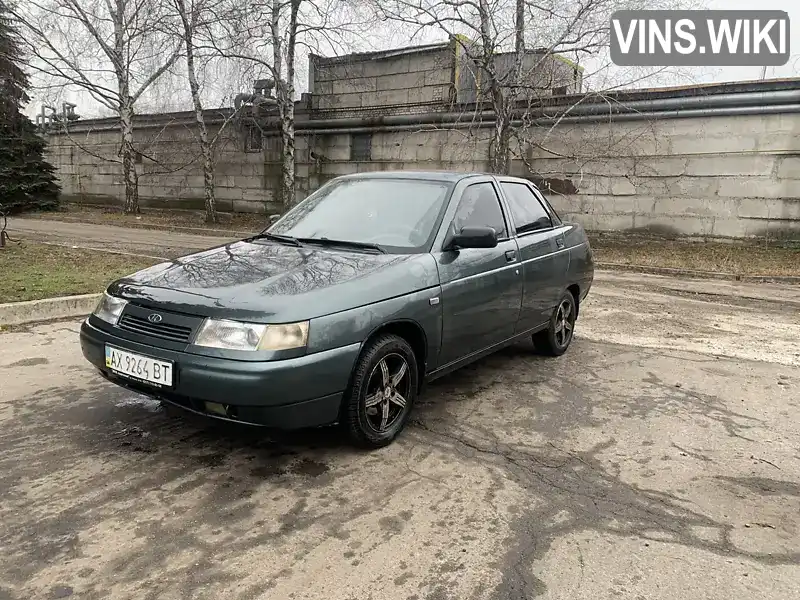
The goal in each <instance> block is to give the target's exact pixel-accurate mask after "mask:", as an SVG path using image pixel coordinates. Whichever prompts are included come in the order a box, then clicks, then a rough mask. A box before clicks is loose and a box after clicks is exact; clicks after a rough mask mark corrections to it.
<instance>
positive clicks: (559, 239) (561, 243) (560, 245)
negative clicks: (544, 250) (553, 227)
mask: <svg viewBox="0 0 800 600" xmlns="http://www.w3.org/2000/svg"><path fill="white" fill-rule="evenodd" d="M556 246H558V249H559V250H561V249H562V248H563V247H564V238H563V237H557V238H556Z"/></svg>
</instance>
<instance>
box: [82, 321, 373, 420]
mask: <svg viewBox="0 0 800 600" xmlns="http://www.w3.org/2000/svg"><path fill="white" fill-rule="evenodd" d="M80 339H81V350H82V351H83V355H84V356H85V357H86V359H87V360H88V361H89V362H90V363H92V364H93V365H94V366H96V367H97V368H98V369H99V370H100V371H101V372H102V373H103V375H104V376H105V377H106V378H107V379H108V380H109V381H112V382H114V383H116V384H118V385H121V386H123V387H126V388H129V389H132V390H134V391H137V392H139V393H143V394H146V395H148V396H152V397H153V398H157V399H159V400H162V401H164V402H168V403H170V404H173V405H177V406H179V407H181V408H184V409H187V410H190V411H193V412H197V413H201V414H204V415H207V416H210V417H214V418H218V419H225V420H229V421H236V422H240V423H247V424H250V425H264V426H269V427H275V428H278V429H298V428H301V427H316V426H319V425H326V424H329V423H333V422H335V421H336V420H337V418H338V415H339V407H340V405H341V400H342V395H343V393H344V390H345V389H346V388H347V384H348V381H349V379H350V373H351V372H352V369H353V365H354V364H355V361H356V358H357V357H358V353H359V350H360V344H351V345H349V346H344V347H341V348H335V349H333V350H328V351H325V352H317V353H314V354H307V355H305V356H301V357H298V358H290V359H285V360H276V361H265V362H260V361H259V362H253V361H238V360H230V359H223V358H214V357H209V356H200V355H197V354H190V353H187V352H178V351H174V350H167V349H164V348H158V347H155V346H149V345H145V344H140V343H137V342H132V341H130V340H127V339H123V338H121V337H118V336H116V335H114V334H112V333H109V332H107V331H104V330H102V329H99V328H98V327H95V326H94V325H92V324H91V323H90V322H89V320H88V319H87V320H86V321H84V323H83V325H82V326H81V333H80ZM107 343H108V344H111V345H113V346H116V347H118V348H121V349H123V350H128V351H130V352H136V353H138V354H143V355H145V356H150V357H153V358H158V359H162V360H168V361H172V362H173V363H174V365H175V367H174V385H173V387H172V388H169V389H167V388H158V387H155V386H151V385H148V384H146V383H140V382H138V381H134V380H131V379H127V378H124V377H121V376H119V375H116V374H115V373H113V372H112V371H110V370H109V369H108V368H107V367H106V363H105V345H106V344H107ZM207 402H213V403H216V404H221V405H223V407H224V409H225V410H224V414H220V413H219V412H210V411H209V410H208V407H207V405H206V403H207ZM217 410H219V407H217Z"/></svg>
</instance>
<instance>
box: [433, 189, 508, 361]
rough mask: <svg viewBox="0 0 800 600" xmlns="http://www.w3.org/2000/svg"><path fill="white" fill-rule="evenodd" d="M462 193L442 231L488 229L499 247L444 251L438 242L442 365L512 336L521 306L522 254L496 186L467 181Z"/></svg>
mask: <svg viewBox="0 0 800 600" xmlns="http://www.w3.org/2000/svg"><path fill="white" fill-rule="evenodd" d="M460 186H461V184H460ZM461 190H462V191H461V192H460V193H459V190H458V189H457V190H456V192H455V194H454V199H453V203H454V204H455V205H456V207H455V211H454V212H452V211H450V210H448V213H447V214H446V215H445V220H444V222H443V227H442V229H443V231H446V229H447V228H448V227H452V228H455V230H460V229H461V228H462V227H469V226H488V227H493V228H494V229H495V231H496V232H497V234H498V240H499V241H498V244H497V247H495V248H465V249H460V250H456V251H452V250H451V251H447V252H442V251H441V243H442V239H443V237H442V236H441V235H440V236H439V238H438V239H437V242H436V243H437V244H438V246H434V250H433V255H434V257H435V258H436V261H437V264H438V268H439V278H440V280H441V284H442V318H443V323H442V346H441V353H440V357H439V365H441V366H446V365H448V364H449V363H452V362H454V361H456V360H458V359H459V358H463V357H465V356H468V355H470V354H473V353H476V352H479V351H480V350H483V349H485V348H487V347H489V346H492V345H493V344H497V343H499V342H502V341H504V340H507V339H508V338H510V337H512V336H513V335H514V330H515V328H516V324H517V318H518V316H519V307H520V303H521V301H522V277H521V273H520V265H519V253H518V251H517V244H516V242H515V241H514V239H513V237H512V236H511V234H510V230H509V224H508V223H507V219H506V216H505V215H504V212H503V208H502V205H501V202H500V198H499V196H498V190H497V187H496V184H495V183H494V182H493V181H491V180H489V179H485V180H483V181H481V180H477V181H476V182H474V183H473V182H471V181H469V182H468V183H466V185H465V186H464V187H463V188H461ZM456 198H457V199H456ZM451 208H452V207H451Z"/></svg>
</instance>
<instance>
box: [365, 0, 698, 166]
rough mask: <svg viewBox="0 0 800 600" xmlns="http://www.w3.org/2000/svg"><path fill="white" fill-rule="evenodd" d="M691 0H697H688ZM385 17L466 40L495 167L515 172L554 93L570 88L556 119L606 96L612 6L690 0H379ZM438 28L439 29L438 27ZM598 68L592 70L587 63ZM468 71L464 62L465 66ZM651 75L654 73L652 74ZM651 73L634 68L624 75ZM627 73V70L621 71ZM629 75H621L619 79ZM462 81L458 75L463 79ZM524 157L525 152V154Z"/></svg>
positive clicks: (463, 47) (632, 78)
mask: <svg viewBox="0 0 800 600" xmlns="http://www.w3.org/2000/svg"><path fill="white" fill-rule="evenodd" d="M688 1H689V2H691V0H688ZM374 2H375V9H376V13H377V15H378V17H379V18H380V19H382V20H388V21H393V22H396V23H398V24H399V25H401V26H404V27H406V28H407V29H408V30H409V32H410V35H411V36H412V37H413V36H415V35H425V34H430V33H432V32H437V31H438V32H440V34H441V33H445V34H446V35H447V36H448V37H450V39H453V40H455V43H456V44H458V45H459V50H460V51H461V52H460V54H461V56H462V57H463V59H462V60H463V63H464V64H463V65H462V67H463V66H464V65H467V66H469V65H471V66H472V72H473V75H472V80H473V86H474V90H475V94H474V97H472V98H469V99H464V98H457V99H456V100H457V102H460V103H462V104H465V103H467V100H474V102H475V112H476V115H475V117H474V118H475V119H480V115H481V114H483V113H484V112H485V111H486V110H487V109H488V111H490V112H491V119H492V121H493V129H492V136H491V141H490V145H489V156H488V160H489V165H490V169H491V170H492V171H494V172H497V173H508V172H509V170H510V168H511V162H512V158H514V157H513V154H514V152H513V150H514V144H512V142H513V141H515V140H516V141H517V142H519V144H518V146H519V147H521V146H524V145H530V144H534V145H535V144H536V143H537V142H536V141H535V140H533V139H531V138H530V137H529V136H530V134H531V133H532V132H533V131H534V128H533V127H532V126H531V125H532V123H533V122H534V121H536V123H537V124H540V123H541V119H540V116H541V108H542V107H543V106H546V105H547V103H548V102H549V101H548V98H550V97H552V96H553V95H568V96H569V97H570V99H569V102H568V103H567V104H566V106H565V107H564V108H563V112H562V113H561V114H556V115H551V121H552V124H551V127H555V125H557V124H558V122H560V119H561V118H563V116H565V115H566V114H568V113H569V111H570V110H571V108H572V107H574V106H575V105H577V104H580V103H582V102H584V101H585V99H586V98H588V97H597V96H598V95H600V96H602V94H603V90H604V89H608V88H607V86H606V85H604V84H602V83H600V82H597V87H596V89H595V90H593V91H591V92H589V91H587V90H586V89H585V87H586V85H587V84H589V85H591V84H592V81H591V78H592V75H593V74H594V73H597V74H601V73H605V72H606V69H607V66H608V60H607V51H608V46H609V22H610V16H611V14H612V13H613V12H614V11H615V10H618V9H621V8H644V7H645V6H647V8H676V7H677V5H678V4H681V3H683V2H684V0H655V2H648V3H645V2H644V1H643V0H460V1H458V2H456V1H454V0H374ZM434 34H435V33H434ZM584 61H585V62H588V63H591V64H593V65H594V67H595V70H594V71H593V72H590V73H586V72H585V70H584V68H583V67H581V66H579V63H584ZM462 71H463V69H462ZM644 75H647V74H644ZM640 76H643V74H640V73H636V74H634V75H631V74H628V75H627V78H625V77H623V79H624V80H625V81H624V83H627V84H632V83H635V82H637V80H638V78H639V77H640ZM618 79H619V78H618ZM620 83H622V82H621V81H617V83H616V85H619V84H620ZM458 85H459V82H457V86H458ZM520 158H524V157H520Z"/></svg>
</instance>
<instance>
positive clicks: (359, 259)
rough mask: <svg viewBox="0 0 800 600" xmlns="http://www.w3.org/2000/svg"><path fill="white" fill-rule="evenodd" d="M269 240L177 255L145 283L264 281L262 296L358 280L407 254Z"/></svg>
mask: <svg viewBox="0 0 800 600" xmlns="http://www.w3.org/2000/svg"><path fill="white" fill-rule="evenodd" d="M270 244H271V243H270V242H266V241H265V242H256V243H242V242H237V243H234V244H229V245H227V246H224V247H222V248H219V249H216V250H213V251H209V252H204V253H202V254H200V255H193V256H189V257H186V258H179V259H176V260H175V261H173V263H172V266H173V268H171V269H167V270H165V271H162V272H161V273H159V274H158V275H156V276H155V277H154V278H153V279H151V280H150V281H148V282H147V284H148V285H152V286H157V287H163V288H178V289H180V288H222V287H233V286H238V285H247V284H251V283H256V282H260V281H263V283H264V285H263V286H261V287H260V289H259V290H258V292H259V293H260V294H261V295H264V296H276V295H294V294H303V293H305V292H308V291H311V290H313V289H316V288H320V287H326V286H329V285H333V284H336V283H341V282H344V281H348V280H352V279H357V278H359V277H362V276H364V275H365V274H367V273H369V272H371V271H373V270H375V269H376V268H379V267H384V266H387V265H390V264H394V263H396V262H399V261H402V260H405V259H406V258H407V257H406V256H391V255H383V254H381V255H372V254H359V253H344V252H331V251H320V250H317V249H310V248H290V247H286V246H277V245H275V246H272V245H270ZM175 267H178V268H175Z"/></svg>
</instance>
